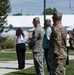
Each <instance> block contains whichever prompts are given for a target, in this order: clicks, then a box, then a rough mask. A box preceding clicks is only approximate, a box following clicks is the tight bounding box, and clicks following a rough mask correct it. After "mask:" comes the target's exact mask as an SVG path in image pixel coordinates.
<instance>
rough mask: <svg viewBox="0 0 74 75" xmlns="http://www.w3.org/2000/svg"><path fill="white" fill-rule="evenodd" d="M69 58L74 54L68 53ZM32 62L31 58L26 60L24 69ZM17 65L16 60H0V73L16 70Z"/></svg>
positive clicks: (73, 58)
mask: <svg viewBox="0 0 74 75" xmlns="http://www.w3.org/2000/svg"><path fill="white" fill-rule="evenodd" d="M69 58H70V60H74V56H72V55H70V56H69ZM33 64H34V63H33V60H26V62H25V68H24V69H26V68H30V67H32V66H34V65H33ZM17 67H18V64H17V61H2V62H0V75H3V74H6V73H9V72H13V71H18V70H17Z"/></svg>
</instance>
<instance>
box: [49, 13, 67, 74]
mask: <svg viewBox="0 0 74 75" xmlns="http://www.w3.org/2000/svg"><path fill="white" fill-rule="evenodd" d="M52 19H53V26H52V33H51V36H50V50H51V51H49V57H50V58H51V62H52V66H53V74H52V75H65V65H66V58H67V53H66V35H67V31H66V29H65V28H64V27H63V25H62V23H61V20H62V14H61V13H59V12H56V13H54V14H53V17H52Z"/></svg>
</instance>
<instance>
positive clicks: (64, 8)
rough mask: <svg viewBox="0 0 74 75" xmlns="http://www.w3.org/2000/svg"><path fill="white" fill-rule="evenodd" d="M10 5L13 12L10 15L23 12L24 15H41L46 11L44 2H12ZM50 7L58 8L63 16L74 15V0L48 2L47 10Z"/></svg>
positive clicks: (18, 0)
mask: <svg viewBox="0 0 74 75" xmlns="http://www.w3.org/2000/svg"><path fill="white" fill-rule="evenodd" d="M70 2H71V3H70ZM10 3H11V7H12V12H11V13H10V14H9V15H13V14H16V13H21V12H22V14H23V15H26V14H36V15H40V14H42V12H43V10H44V6H43V5H44V0H10ZM49 7H51V8H56V9H57V10H58V11H59V12H61V13H63V14H73V13H74V0H46V8H49Z"/></svg>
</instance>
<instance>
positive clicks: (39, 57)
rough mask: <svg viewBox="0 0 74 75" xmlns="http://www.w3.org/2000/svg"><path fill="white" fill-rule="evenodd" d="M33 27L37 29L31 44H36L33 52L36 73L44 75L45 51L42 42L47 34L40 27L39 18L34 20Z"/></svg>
mask: <svg viewBox="0 0 74 75" xmlns="http://www.w3.org/2000/svg"><path fill="white" fill-rule="evenodd" d="M33 25H34V27H35V30H34V31H33V36H32V41H31V44H32V42H34V46H33V47H32V51H33V59H34V66H35V71H36V74H37V75H44V68H43V57H44V50H43V48H42V42H43V36H44V34H45V32H44V29H43V28H42V27H41V25H40V20H39V17H36V18H34V19H33Z"/></svg>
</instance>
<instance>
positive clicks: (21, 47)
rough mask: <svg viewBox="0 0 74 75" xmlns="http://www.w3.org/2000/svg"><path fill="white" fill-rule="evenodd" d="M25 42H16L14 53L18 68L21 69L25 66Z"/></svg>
mask: <svg viewBox="0 0 74 75" xmlns="http://www.w3.org/2000/svg"><path fill="white" fill-rule="evenodd" d="M25 52H26V45H25V43H20V44H16V54H17V59H18V68H19V69H23V68H24V67H25Z"/></svg>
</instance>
